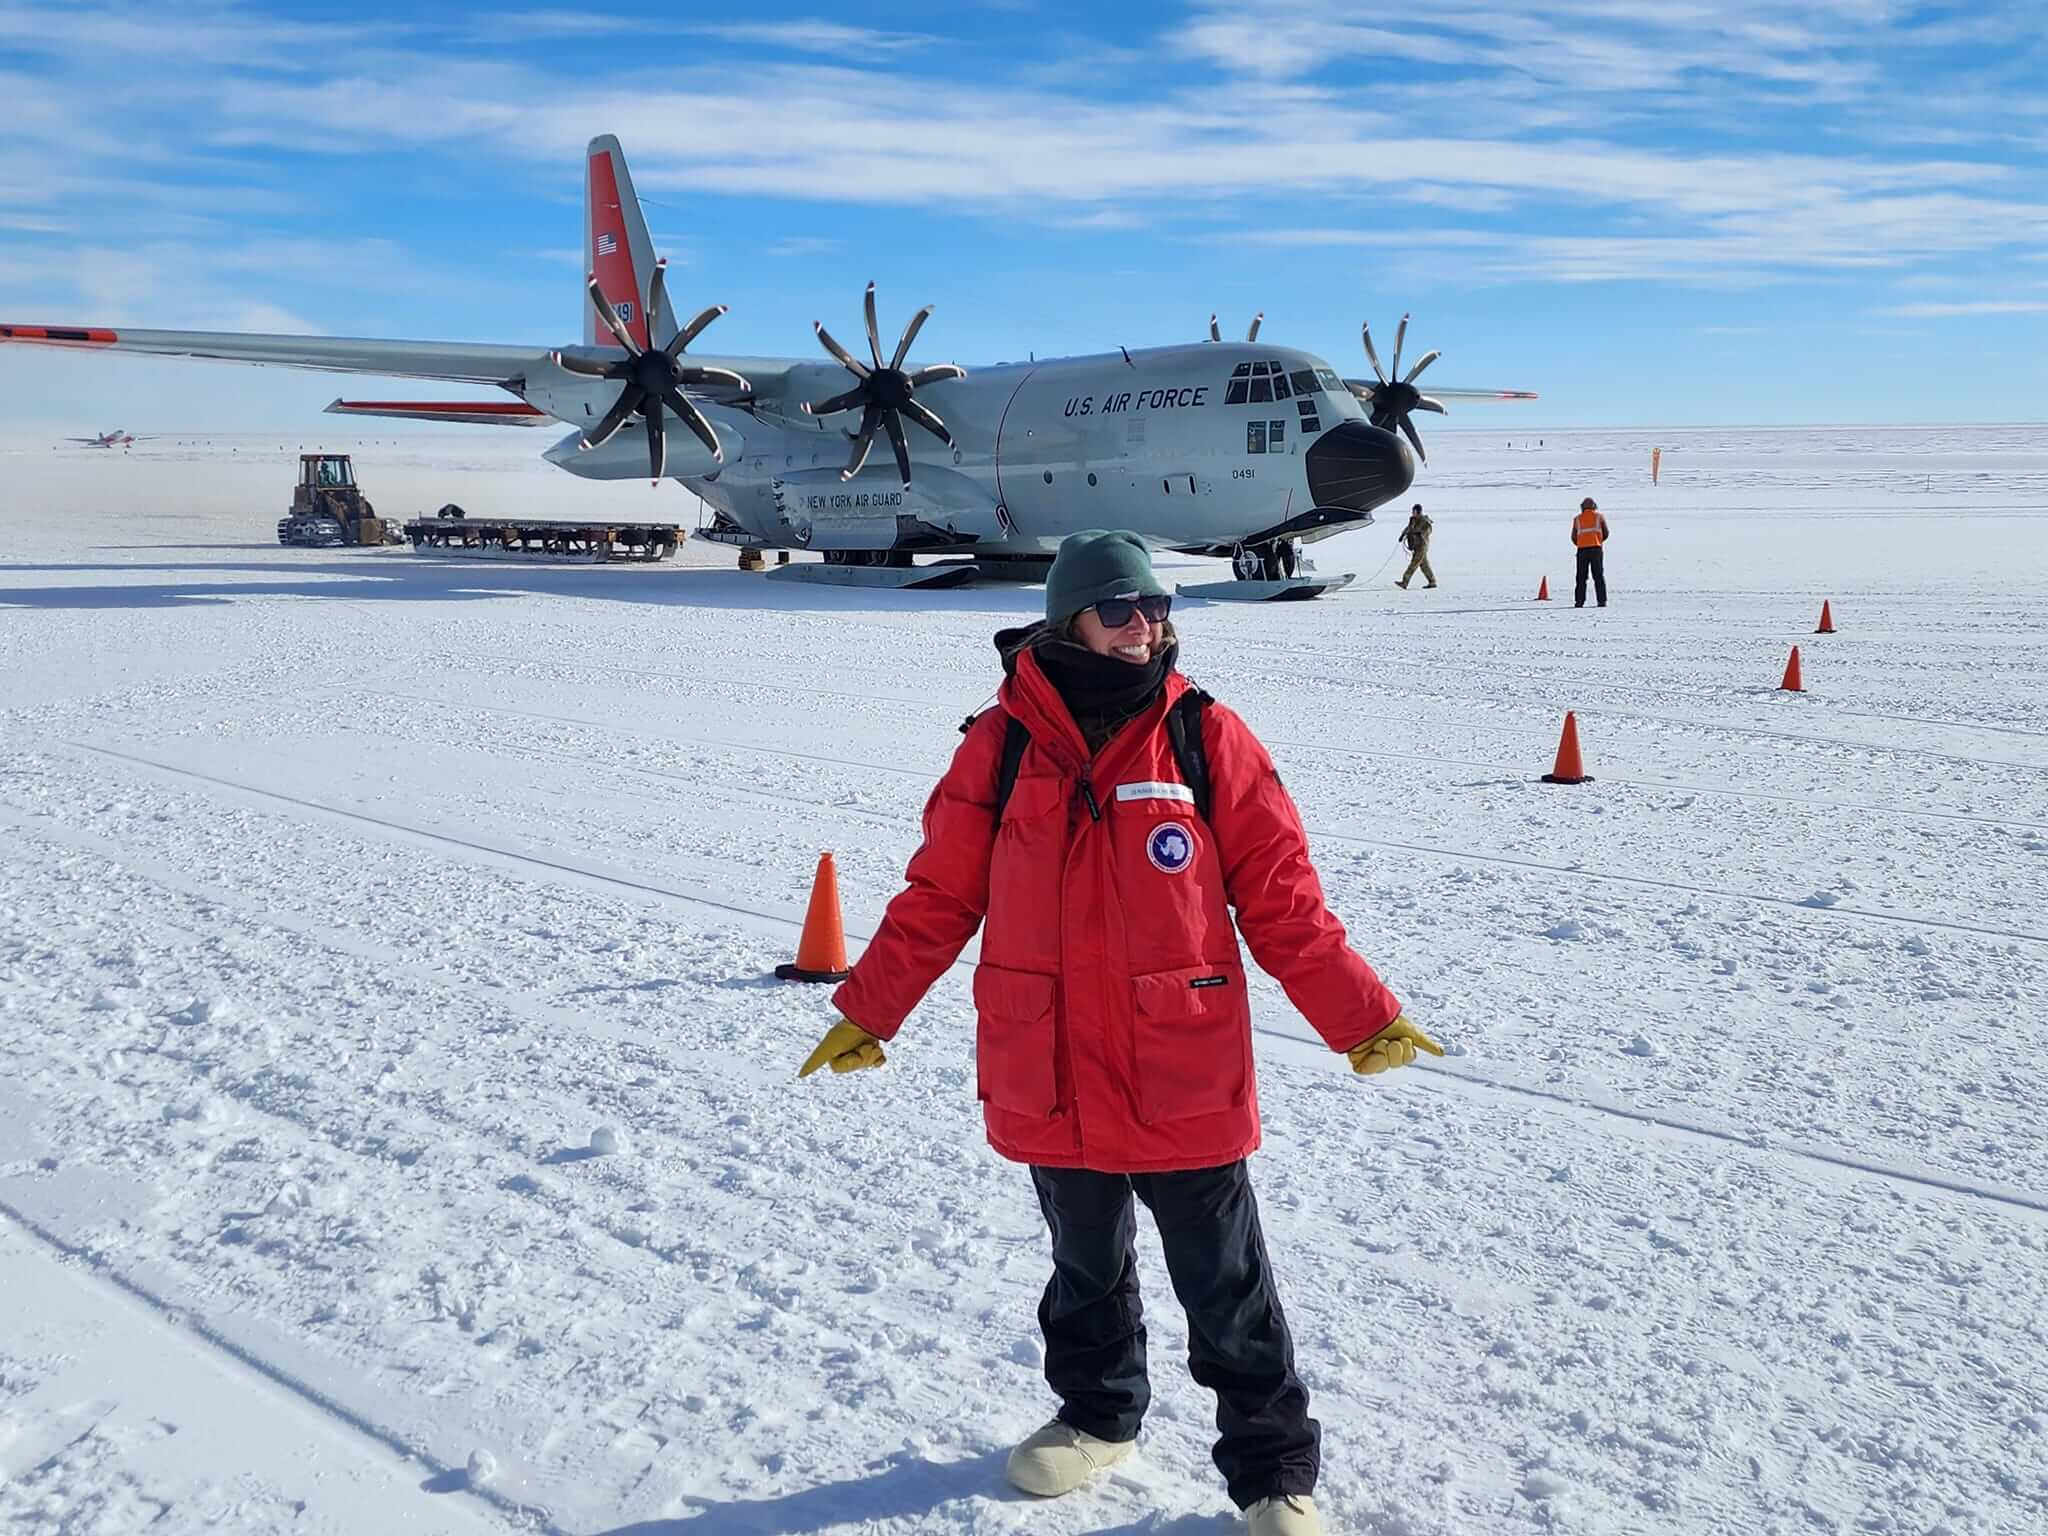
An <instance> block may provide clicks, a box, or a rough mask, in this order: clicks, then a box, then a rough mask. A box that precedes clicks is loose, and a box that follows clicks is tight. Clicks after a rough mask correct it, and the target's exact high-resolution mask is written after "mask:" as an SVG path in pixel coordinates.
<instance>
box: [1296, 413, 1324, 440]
mask: <svg viewBox="0 0 2048 1536" xmlns="http://www.w3.org/2000/svg"><path fill="white" fill-rule="evenodd" d="M1322 430H1323V423H1322V418H1320V417H1317V416H1304V417H1302V418H1301V435H1302V436H1303V437H1307V436H1308V435H1309V434H1310V433H1311V432H1320V431H1322Z"/></svg>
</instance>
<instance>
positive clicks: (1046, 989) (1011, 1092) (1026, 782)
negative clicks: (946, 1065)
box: [802, 532, 1442, 1536]
mask: <svg viewBox="0 0 2048 1536" xmlns="http://www.w3.org/2000/svg"><path fill="white" fill-rule="evenodd" d="M1045 593H1046V614H1047V622H1046V623H1045V624H1042V625H1034V626H1032V627H1031V628H1029V629H1025V630H1012V631H1006V632H1005V633H1004V634H1001V635H999V636H997V645H998V647H999V649H1001V651H1002V652H1003V657H1004V671H1005V672H1006V673H1007V676H1006V677H1005V679H1004V681H1003V683H1002V686H1001V688H1000V690H999V692H998V694H997V700H998V707H997V708H995V709H992V710H989V711H988V712H986V713H985V714H983V715H982V716H980V717H979V718H978V719H977V720H975V721H974V722H973V724H972V725H971V726H970V727H969V729H968V731H967V737H966V740H965V741H964V742H962V743H961V745H960V748H959V750H958V751H957V752H956V753H955V754H954V757H953V764H952V766H951V767H950V768H949V769H948V770H947V772H946V775H945V777H944V778H943V779H942V780H940V782H939V786H938V788H937V789H935V790H934V791H933V792H932V796H931V799H930V801H929V802H928V803H927V805H926V806H925V813H924V843H923V846H922V847H920V848H919V849H918V851H917V853H916V855H915V856H914V857H913V858H912V859H911V861H910V869H909V872H908V880H909V884H908V886H907V888H906V889H905V890H904V891H903V892H902V893H901V894H899V895H898V896H897V897H896V899H895V900H894V901H892V902H891V903H890V904H889V909H888V912H887V914H886V915H885V916H884V917H883V920H882V925H881V928H880V929H879V930H878V931H877V932H876V934H875V937H874V941H873V942H872V943H871V944H869V946H868V948H867V951H866V953H864V954H863V955H862V956H861V959H860V963H859V964H858V965H857V966H855V967H854V970H853V974H852V976H851V977H850V978H849V979H848V980H847V982H846V983H845V984H844V985H843V986H841V987H840V988H839V989H838V991H837V992H836V993H834V994H833V1002H834V1004H835V1005H836V1006H837V1007H838V1009H839V1011H840V1012H841V1014H842V1015H843V1018H842V1020H841V1022H839V1023H838V1024H835V1025H834V1026H833V1028H832V1029H831V1031H830V1032H828V1033H827V1035H826V1036H825V1039H824V1040H823V1041H822V1042H821V1043H820V1044H819V1046H818V1048H817V1049H816V1050H815V1051H813V1052H812V1053H811V1056H810V1059H809V1060H808V1061H806V1062H805V1063H804V1066H803V1069H802V1075H805V1076H808V1075H809V1074H810V1073H812V1072H814V1071H816V1070H817V1069H818V1068H819V1067H821V1066H830V1067H831V1068H832V1069H833V1070H834V1071H835V1072H848V1071H855V1070H858V1069H859V1068H862V1067H870V1066H879V1065H881V1063H882V1061H883V1059H884V1058H883V1052H882V1047H881V1042H882V1041H885V1040H889V1039H892V1038H893V1037H894V1036H895V1034H896V1031H897V1029H898V1028H899V1027H901V1025H902V1023H903V1020H904V1017H905V1015H907V1014H908V1013H909V1012H910V1010H911V1009H912V1008H914V1007H915V1006H916V1005H917V1003H918V1001H919V999H921V998H922V997H923V996H924V994H925V991H926V989H927V988H929V987H930V986H931V984H932V982H933V981H934V980H936V979H937V977H938V976H939V974H940V973H941V972H942V971H944V970H945V969H946V968H947V967H948V966H950V965H951V964H952V963H953V961H954V960H955V958H956V957H957V956H958V955H959V953H960V950H961V948H962V947H963V946H964V945H965V944H966V943H967V941H968V939H969V938H971V937H972V936H973V934H974V931H975V929H976V928H977V927H981V928H983V933H982V941H981V961H980V964H979V965H978V966H977V967H976V969H975V973H974V1002H975V1008H976V1011H977V1013H978V1015H979V1024H978V1029H977V1034H976V1047H975V1051H976V1071H977V1076H978V1081H979V1092H980V1097H981V1101H982V1109H983V1114H984V1116H985V1118H986V1120H987V1125H988V1138H989V1142H990V1144H991V1145H992V1146H994V1148H995V1149H996V1151H998V1152H1000V1153H1001V1154H1002V1155H1003V1156H1005V1157H1008V1158H1011V1159H1014V1160H1015V1161H1017V1162H1021V1163H1027V1164H1029V1165H1030V1167H1031V1177H1032V1182H1033V1184H1034V1185H1035V1186H1036V1189H1037V1193H1038V1201H1039V1205H1040V1208H1041V1209H1042V1210H1043V1211H1044V1213H1045V1220H1046V1225H1047V1226H1048V1228H1049V1229H1050V1231H1051V1236H1052V1249H1053V1276H1052V1279H1051V1281H1050V1282H1048V1284H1047V1286H1046V1289H1045V1295H1044V1298H1043V1300H1042V1301H1041V1302H1040V1304H1039V1309H1038V1317H1039V1323H1040V1326H1041V1327H1042V1328H1043V1330H1044V1333H1045V1375H1046V1380H1047V1381H1048V1382H1049V1383H1050V1384H1051V1386H1052V1389H1053V1391H1054V1392H1055V1393H1057V1394H1058V1395H1059V1398H1060V1408H1059V1413H1058V1416H1057V1417H1056V1418H1054V1419H1053V1421H1052V1422H1051V1423H1049V1424H1047V1425H1046V1426H1045V1427H1044V1428H1042V1429H1040V1430H1039V1431H1038V1432H1037V1433H1035V1434H1033V1435H1032V1436H1031V1437H1030V1438H1029V1439H1028V1440H1026V1441H1025V1442H1024V1443H1023V1444H1022V1445H1020V1446H1018V1447H1017V1449H1016V1450H1015V1451H1014V1452H1013V1453H1012V1454H1011V1456H1010V1461H1009V1476H1010V1479H1011V1481H1012V1482H1014V1483H1015V1484H1016V1485H1017V1486H1018V1487H1020V1488H1023V1489H1024V1490H1026V1491H1027V1492H1030V1493H1036V1494H1043V1495H1054V1494H1062V1493H1066V1492H1069V1491H1071V1490H1072V1489H1074V1488H1076V1487H1079V1486H1080V1485H1081V1484H1082V1483H1084V1482H1086V1481H1088V1480H1089V1479H1090V1478H1091V1477H1093V1476H1094V1475H1095V1474H1096V1473H1097V1472H1099V1471H1101V1470H1102V1469H1104V1468H1106V1467H1108V1466H1111V1465H1113V1464H1115V1463H1116V1462H1119V1461H1121V1460H1123V1459H1124V1458H1125V1457H1126V1456H1128V1455H1129V1454H1130V1453H1131V1450H1132V1445H1133V1442H1134V1441H1135V1439H1136V1437H1137V1433H1138V1425H1139V1422H1140V1421H1141V1420H1142V1419H1143V1417H1144V1414H1145V1408H1146V1405H1147V1402H1148V1400H1149V1397H1150V1390H1149V1387H1148V1385H1147V1380H1146V1374H1145V1330H1144V1325H1143V1322H1142V1320H1141V1318H1142V1314H1141V1311H1140V1307H1139V1298H1138V1280H1137V1261H1136V1253H1135V1249H1134V1246H1133V1245H1134V1242H1135V1238H1136V1232H1137V1222H1136V1215H1135V1211H1134V1209H1133V1206H1132V1196H1133V1195H1134V1194H1135V1195H1136V1197H1137V1198H1138V1199H1139V1200H1141V1201H1143V1202H1144V1204H1145V1205H1146V1207H1147V1208H1148V1209H1149V1210H1150V1211H1151V1212H1152V1217H1153V1220H1154V1222H1155V1224H1156V1225H1157V1226H1158V1228H1159V1236H1160V1243H1161V1247H1162V1248H1163V1250H1164V1254H1165V1259H1166V1265H1167V1270H1168V1272H1169V1273H1170V1274H1171V1275H1172V1277H1173V1287H1174V1291H1175V1294H1176V1295H1177V1296H1178V1297H1179V1298H1180V1301H1181V1305H1182V1306H1183V1308H1185V1310H1186V1312H1187V1318H1188V1332H1189V1356H1190V1366H1191V1368H1192V1370H1193V1374H1194V1377H1195V1379H1196V1380H1197V1381H1198V1382H1200V1383H1201V1384H1202V1385H1203V1386H1206V1387H1208V1388H1210V1389H1211V1390H1213V1391H1214V1392H1215V1393H1216V1398H1217V1409H1216V1421H1217V1428H1218V1431H1219V1438H1218V1440H1217V1442H1216V1448H1215V1459H1216V1464H1217V1466H1218V1467H1219V1468H1220V1469H1221V1470H1222V1472H1223V1475H1224V1478H1225V1480H1226V1481H1227V1483H1228V1484H1229V1489H1230V1495H1231V1498H1232V1500H1233V1501H1234V1502H1235V1503H1236V1504H1237V1506H1238V1507H1239V1508H1240V1509H1243V1510H1245V1511H1246V1512H1247V1516H1248V1519H1249V1522H1250V1528H1251V1530H1252V1532H1253V1533H1255V1536H1309V1533H1315V1532H1318V1531H1319V1530H1320V1526H1319V1525H1318V1523H1317V1520H1316V1515H1315V1509H1314V1505H1313V1502H1312V1501H1311V1499H1310V1494H1311V1493H1312V1492H1313V1490H1314V1488H1315V1484H1316V1476H1317V1472H1318V1470H1319V1467H1320V1438H1321V1435H1320V1429H1319V1427H1318V1425H1317V1423H1316V1421H1315V1420H1314V1419H1312V1418H1310V1417H1309V1413H1308V1393H1307V1390H1306V1389H1305V1388H1304V1387H1303V1386H1302V1383H1301V1380H1300V1378H1299V1377H1298V1376H1297V1375H1296V1374H1295V1369H1294V1346H1293V1342H1292V1340H1291V1339H1290V1337H1289V1335H1288V1331H1287V1322H1286V1319H1285V1317H1284V1316H1283V1315H1282V1313H1281V1310H1280V1298H1279V1296H1278V1294H1277V1292H1276V1290H1275V1288H1274V1282H1273V1276H1272V1270H1271V1266H1270V1263H1269V1261H1268V1259H1267V1256H1266V1246H1265V1240H1264V1238H1263V1236H1262V1235H1261V1233H1260V1229H1259V1217H1258V1206H1257V1203H1256V1201H1255V1200H1254V1198H1253V1195H1252V1188H1251V1182H1250V1179H1249V1176H1248V1174H1247V1171H1246V1167H1245V1161H1244V1160H1245V1158H1246V1156H1247V1155H1248V1154H1249V1153H1251V1152H1252V1150H1253V1149H1254V1148H1256V1147H1257V1146H1258V1144H1259V1111H1258V1095H1257V1091H1256V1087H1255V1084H1254V1081H1253V1072H1252V1047H1251V1012H1250V1007H1249V1002H1248V999H1247V994H1246V991H1245V974H1244V962H1243V959H1242V957H1241V955H1240V953H1239V950H1238V945H1237V931H1239V930H1241V931H1242V932H1243V934H1244V937H1245V940H1246V942H1247V943H1249V944H1250V945H1251V950H1252V955H1253V957H1254V958H1255V959H1257V961H1258V962H1259V965H1260V966H1261V967H1262V968H1263V969H1264V970H1265V971H1266V972H1267V973H1268V974H1269V975H1271V976H1273V977H1275V978H1276V979H1277V980H1278V981H1279V982H1280V984H1281V985H1282V986H1283V987H1284V988H1286V991H1287V995H1288V997H1289V998H1290V999H1291V1000H1292V1001H1293V1003H1294V1005H1295V1007H1297V1008H1299V1009H1300V1010H1301V1012H1302V1014H1303V1016H1304V1017H1306V1018H1307V1019H1308V1021H1309V1023H1310V1024H1312V1025H1313V1026H1314V1027H1315V1029H1316V1031H1317V1032H1318V1033H1319V1034H1320V1035H1321V1036H1322V1037H1323V1038H1324V1039H1325V1040H1326V1041H1328V1042H1329V1044H1330V1046H1331V1048H1332V1049H1334V1050H1338V1051H1343V1052H1345V1053H1347V1054H1348V1055H1349V1056H1350V1058H1351V1062H1352V1065H1353V1067H1354V1068H1355V1069H1356V1070H1358V1071H1360V1072H1367V1073H1370V1072H1379V1071H1384V1070H1386V1069H1387V1068H1389V1067H1396V1066H1405V1065H1407V1064H1408V1063H1409V1062H1412V1061H1413V1060H1414V1059H1415V1052H1416V1049H1417V1048H1418V1047H1420V1048H1421V1049H1423V1050H1427V1051H1433V1052H1436V1053H1437V1054H1439V1055H1440V1054H1442V1052H1441V1050H1440V1049H1439V1048H1438V1047H1437V1045H1436V1044H1435V1042H1434V1041H1432V1040H1430V1039H1429V1037H1428V1036H1427V1035H1425V1034H1423V1033H1422V1032H1421V1031H1420V1030H1419V1029H1417V1028H1415V1026H1414V1025H1413V1024H1411V1023H1410V1022H1409V1021H1408V1019H1407V1018H1406V1017H1405V1016H1404V1015H1403V1014H1402V1012H1401V1005H1400V1003H1399V1001H1398V1000H1397V999H1396V998H1395V997H1394V995H1393V993H1391V992H1389V991H1388V990H1387V988H1386V987H1385V986H1384V985H1383V984H1382V983H1381V981H1380V979H1379V977H1377V976H1376V975H1374V974H1373V970H1372V968H1371V967H1370V966H1369V965H1367V964H1366V963H1365V961H1364V960H1362V959H1360V958H1359V956H1358V955H1357V954H1356V953H1355V952H1354V951H1353V950H1352V949H1351V947H1350V945H1349V944H1348V943H1347V941H1346V939H1345V936H1344V927H1343V924H1341V923H1340V922H1338V920H1337V919H1336V918H1335V917H1334V916H1333V915H1332V914H1331V912H1330V910H1329V908H1328V907H1327V906H1325V905H1324V902H1323V892H1322V886H1321V883H1320V882H1319V881H1318V880H1317V879H1316V873H1315V870H1314V869H1313V868H1312V867H1311V866H1310V864H1309V859H1308V844H1307V840H1306V838H1305V837H1304V835H1303V832H1302V826H1301V818H1300V817H1299V816H1298V815H1297V814H1296V812H1295V809H1294V803H1293V801H1292V800H1290V799H1289V798H1288V795H1287V791H1286V790H1285V788H1283V787H1282V785H1281V783H1280V779H1279V776H1278V775H1277V774H1276V773H1275V772H1274V771H1273V763H1272V760H1271V759H1270V758H1269V757H1268V756H1267V755H1266V750H1265V748H1264V747H1262V746H1261V745H1260V744H1259V742H1258V739H1257V738H1256V737H1254V736H1253V735H1252V733H1251V731H1250V730H1249V729H1248V728H1247V727H1246V725H1245V723H1244V722H1243V721H1242V720H1240V719H1239V718H1238V717H1237V716H1236V715H1235V714H1234V713H1232V712H1231V711H1230V710H1229V709H1227V708H1225V707H1224V706H1223V705H1221V704H1216V703H1210V702H1208V701H1207V700H1206V698H1203V699H1201V700H1200V703H1201V704H1204V705H1206V707H1200V708H1197V709H1196V710H1195V711H1194V712H1193V714H1192V722H1193V724H1192V733H1198V734H1199V748H1198V749H1196V748H1191V747H1189V746H1187V745H1185V741H1186V734H1184V736H1183V743H1184V744H1183V746H1182V748H1181V749H1180V750H1179V751H1176V749H1175V746H1174V742H1173V735H1174V731H1175V729H1176V727H1178V728H1180V729H1181V730H1182V731H1183V732H1184V733H1189V727H1188V722H1189V720H1190V714H1189V711H1188V708H1187V706H1186V705H1184V704H1183V703H1182V700H1183V697H1184V696H1185V695H1186V694H1187V693H1188V692H1189V689H1190V686H1191V685H1190V684H1189V683H1188V681H1187V679H1186V678H1184V677H1183V676H1181V674H1180V673H1179V672H1178V671H1177V670H1176V669H1175V666H1174V662H1175V658H1176V656H1177V654H1178V650H1179V644H1178V640H1177V638H1176V636H1175V634H1174V631H1173V628H1172V626H1171V625H1170V624H1169V623H1168V622H1167V613H1168V609H1169V607H1170V605H1171V602H1172V599H1171V598H1170V597H1168V595H1167V594H1166V591H1165V589H1164V588H1163V587H1161V586H1160V584H1159V581H1158V579H1157V577H1155V576H1154V574H1153V572H1152V562H1151V557H1150V554H1149V553H1148V551H1147V550H1146V547H1145V545H1144V543H1143V542H1142V541H1141V540H1139V539H1138V538H1137V537H1136V536H1135V535H1132V534H1127V533H1111V532H1091V533H1077V534H1074V535H1073V536H1072V537H1070V538H1069V539H1067V540H1066V541H1065V542H1064V543H1063V544H1061V546H1060V550H1059V554H1058V557H1057V558H1056V559H1055V560H1054V562H1053V566H1052V570H1051V572H1050V573H1049V575H1048V577H1047V580H1046V588H1045ZM1176 717H1177V718H1176ZM1013 721H1014V722H1016V725H1015V726H1013V725H1012V723H1011V722H1013ZM1017 726H1021V727H1022V729H1023V731H1024V732H1025V733H1028V742H1026V743H1025V744H1024V745H1023V750H1022V753H1021V756H1019V755H1016V742H1015V737H1016V730H1017ZM1006 745H1007V746H1008V747H1009V751H1010V754H1011V765H1012V766H1013V769H1014V778H1012V779H1011V781H1010V784H1009V788H1008V791H1007V794H1005V793H1004V790H1003V787H1002V786H1003V780H1004V779H1005V778H1006V777H1007V776H1008V775H1006V773H1005V764H1004V757H1005V749H1006ZM1204 770H1206V772H1204ZM1203 778H1206V780H1207V783H1206V786H1204V785H1202V784H1201V783H1200V782H1199V781H1200V780H1202V779H1203ZM1191 780H1192V781H1195V782H1190V781H1191ZM1204 788H1206V795H1204V794H1203V793H1202V790H1203V789H1204ZM1204 799H1206V801H1207V804H1206V806H1204V805H1203V804H1202V802H1203V800H1204ZM1233 911H1235V913H1236V929H1233V927H1232V923H1231V914H1232V912H1233Z"/></svg>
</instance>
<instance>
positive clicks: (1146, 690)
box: [1033, 639, 1180, 753]
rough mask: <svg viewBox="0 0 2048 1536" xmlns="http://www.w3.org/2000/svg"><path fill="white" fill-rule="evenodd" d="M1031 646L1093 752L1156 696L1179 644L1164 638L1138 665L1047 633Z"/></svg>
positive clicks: (1099, 748) (1171, 664) (1163, 682)
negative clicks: (1046, 638) (1051, 637)
mask: <svg viewBox="0 0 2048 1536" xmlns="http://www.w3.org/2000/svg"><path fill="white" fill-rule="evenodd" d="M1033 650H1034V653H1035V654H1036V655H1037V657H1038V666H1039V669H1040V670H1041V671H1042V672H1044V673H1045V676H1046V680H1047V681H1048V682H1050V683H1051V684H1052V685H1053V687H1054V688H1055V689H1057V690H1058V691H1059V696H1060V698H1061V700H1062V701H1063V702H1064V703H1065V704H1066V706H1067V713H1068V714H1070V715H1072V716H1073V717H1074V724H1076V725H1077V726H1079V727H1080V728H1081V736H1082V739H1083V740H1085V741H1086V742H1087V743H1088V750H1089V751H1090V752H1091V753H1094V752H1099V751H1101V750H1102V746H1103V743H1104V742H1106V741H1108V740H1109V738H1110V737H1112V736H1114V735H1115V734H1116V733H1117V732H1118V730H1120V729H1121V728H1122V727H1123V726H1124V724H1125V723H1126V722H1127V721H1129V720H1130V719H1131V718H1132V717H1133V716H1135V715H1138V714H1141V713H1142V712H1143V711H1144V710H1145V708H1146V706H1148V705H1149V704H1151V702H1152V701H1153V700H1154V699H1156V698H1158V697H1159V690H1160V689H1161V688H1163V687H1164V686H1165V685H1166V674H1167V673H1169V672H1171V671H1172V670H1173V662H1174V657H1175V656H1176V655H1178V654H1179V651H1180V646H1179V644H1178V642H1176V641H1172V640H1169V641H1167V642H1166V643H1165V644H1164V645H1162V646H1160V647H1159V649H1158V650H1157V651H1155V652H1153V655H1152V659H1151V660H1150V661H1148V662H1146V663H1145V664H1144V665H1143V666H1137V665H1134V664H1133V663H1131V662H1128V661H1119V660H1117V659H1116V657H1114V656H1098V655H1096V654H1095V652H1093V651H1091V650H1089V649H1088V648H1087V647H1086V646H1085V645H1075V644H1074V643H1073V642H1071V641H1068V640H1051V639H1048V640H1045V641H1042V642H1040V643H1039V644H1038V645H1037V646H1035V647H1034V648H1033Z"/></svg>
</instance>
